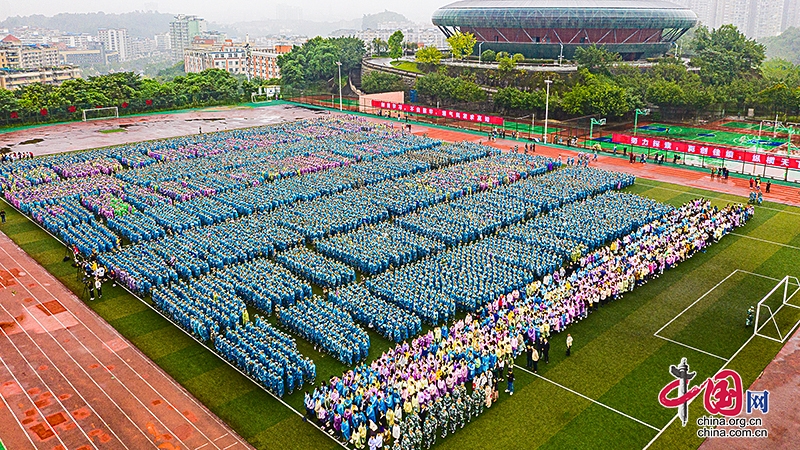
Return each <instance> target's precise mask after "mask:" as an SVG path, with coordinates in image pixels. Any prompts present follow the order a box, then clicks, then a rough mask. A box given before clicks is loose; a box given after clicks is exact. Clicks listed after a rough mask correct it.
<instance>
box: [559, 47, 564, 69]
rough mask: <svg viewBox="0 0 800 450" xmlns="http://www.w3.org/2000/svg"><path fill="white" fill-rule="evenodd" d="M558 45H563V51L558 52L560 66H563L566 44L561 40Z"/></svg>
mask: <svg viewBox="0 0 800 450" xmlns="http://www.w3.org/2000/svg"><path fill="white" fill-rule="evenodd" d="M558 45H560V46H561V51H560V52H559V53H558V66H559V67H561V60H562V59H564V44H563V43H561V42H559V43H558Z"/></svg>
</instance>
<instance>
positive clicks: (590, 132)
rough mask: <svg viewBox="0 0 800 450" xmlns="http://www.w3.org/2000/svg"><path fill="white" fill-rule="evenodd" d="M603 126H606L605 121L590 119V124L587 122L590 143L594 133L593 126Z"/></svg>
mask: <svg viewBox="0 0 800 450" xmlns="http://www.w3.org/2000/svg"><path fill="white" fill-rule="evenodd" d="M605 124H606V119H600V120H595V118H594V117H592V120H591V122H589V140H590V141H591V140H592V132H593V131H594V126H595V125H598V126H603V125H605Z"/></svg>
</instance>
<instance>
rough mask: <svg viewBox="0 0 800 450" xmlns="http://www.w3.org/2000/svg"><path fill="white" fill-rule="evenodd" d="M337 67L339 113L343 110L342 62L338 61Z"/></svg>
mask: <svg viewBox="0 0 800 450" xmlns="http://www.w3.org/2000/svg"><path fill="white" fill-rule="evenodd" d="M336 65H337V66H338V67H339V111H341V110H342V62H341V61H336Z"/></svg>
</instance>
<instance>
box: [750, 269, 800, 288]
mask: <svg viewBox="0 0 800 450" xmlns="http://www.w3.org/2000/svg"><path fill="white" fill-rule="evenodd" d="M736 270H738V271H739V272H743V273H746V274H748V275H753V276H756V277H761V278H766V279H768V280H772V281H781V280H782V278H775V277H770V276H767V275H762V274H760V273H755V272H748V271H746V270H743V269H736ZM789 286H798V285H797V284H795V283H789Z"/></svg>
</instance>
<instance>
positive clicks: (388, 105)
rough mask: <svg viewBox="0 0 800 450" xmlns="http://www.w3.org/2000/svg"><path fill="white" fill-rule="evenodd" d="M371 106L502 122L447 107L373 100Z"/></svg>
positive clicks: (495, 123)
mask: <svg viewBox="0 0 800 450" xmlns="http://www.w3.org/2000/svg"><path fill="white" fill-rule="evenodd" d="M372 107H373V108H381V109H390V110H392V111H402V112H407V113H415V114H425V115H428V116H436V117H445V118H448V119H457V120H466V121H468V122H476V123H485V124H489V125H502V124H503V118H502V117H497V116H487V115H485V114H475V113H468V112H462V111H451V110H449V109H439V108H429V107H427V106H416V105H409V104H407V103H391V102H382V101H380V100H373V101H372Z"/></svg>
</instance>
